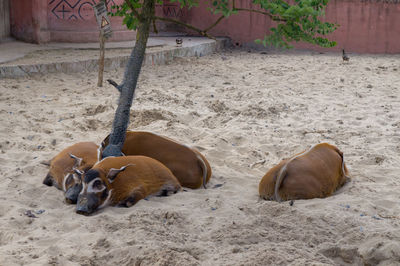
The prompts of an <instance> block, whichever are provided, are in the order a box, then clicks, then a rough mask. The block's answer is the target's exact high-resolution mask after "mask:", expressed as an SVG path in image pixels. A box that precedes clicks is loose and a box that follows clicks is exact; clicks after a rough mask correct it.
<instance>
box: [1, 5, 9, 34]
mask: <svg viewBox="0 0 400 266" xmlns="http://www.w3.org/2000/svg"><path fill="white" fill-rule="evenodd" d="M9 35H10V1H9V0H2V1H0V41H1V40H3V39H5V38H7V37H8V36H9Z"/></svg>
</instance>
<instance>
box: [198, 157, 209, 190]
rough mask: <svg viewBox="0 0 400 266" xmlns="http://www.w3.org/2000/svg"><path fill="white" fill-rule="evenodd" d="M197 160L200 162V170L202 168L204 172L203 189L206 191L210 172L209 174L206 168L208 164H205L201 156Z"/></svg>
mask: <svg viewBox="0 0 400 266" xmlns="http://www.w3.org/2000/svg"><path fill="white" fill-rule="evenodd" d="M197 159H199V161H198V162H199V165H200V168H201V170H202V172H203V187H204V188H205V189H207V187H206V183H207V174H208V172H207V166H206V163H205V162H204V160H203V158H201V156H200V155H197Z"/></svg>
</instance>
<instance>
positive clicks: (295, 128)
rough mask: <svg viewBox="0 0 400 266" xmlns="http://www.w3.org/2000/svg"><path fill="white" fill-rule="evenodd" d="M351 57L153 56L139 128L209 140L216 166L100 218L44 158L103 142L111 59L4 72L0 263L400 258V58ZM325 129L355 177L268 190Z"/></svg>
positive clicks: (112, 98)
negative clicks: (68, 190)
mask: <svg viewBox="0 0 400 266" xmlns="http://www.w3.org/2000/svg"><path fill="white" fill-rule="evenodd" d="M350 56H351V59H350V62H349V63H342V59H341V56H340V55H339V54H331V55H327V54H319V53H311V52H307V53H306V52H303V53H288V54H278V53H271V54H260V53H258V52H257V53H255V52H254V53H247V52H238V51H235V52H228V51H227V52H224V53H222V54H215V55H212V56H208V57H202V58H185V59H179V60H175V61H173V62H172V63H171V64H169V65H164V66H153V67H145V68H144V69H143V71H142V74H141V78H140V81H139V87H138V89H137V92H136V99H135V101H134V104H133V107H132V116H131V123H130V126H129V129H131V130H133V129H138V130H148V131H152V132H156V133H159V134H161V135H165V136H168V137H170V138H173V139H175V140H177V141H180V142H183V143H185V144H188V145H193V146H195V147H198V148H199V149H200V150H201V152H202V153H203V154H204V155H205V156H206V157H207V159H208V160H209V162H210V164H211V166H212V168H213V177H212V179H211V181H210V183H209V184H208V189H207V190H204V189H198V190H190V189H187V191H186V192H179V193H177V194H175V195H173V196H170V197H163V198H151V199H150V200H142V201H140V202H139V203H138V204H137V205H135V206H133V207H131V208H117V207H107V208H105V209H104V210H103V211H100V212H98V213H97V214H95V215H93V216H90V217H85V216H82V215H78V214H76V213H75V206H74V205H68V204H66V203H65V202H64V196H63V193H62V192H61V191H59V190H57V189H56V188H54V187H47V186H45V185H43V184H42V180H43V179H44V177H45V175H46V173H47V167H46V166H44V165H42V164H40V162H41V161H43V160H48V159H51V158H52V157H53V156H54V155H56V154H57V153H58V152H59V151H61V150H62V149H63V148H65V147H67V146H69V145H71V144H73V143H76V142H79V141H95V142H100V141H101V140H102V139H103V138H104V137H105V136H106V135H107V134H108V133H109V132H110V129H111V124H112V120H113V116H114V112H115V109H116V106H117V97H118V94H117V91H116V90H115V89H114V88H113V87H111V86H110V85H106V86H105V87H103V88H97V87H96V84H97V73H79V74H73V75H66V74H52V75H46V76H34V77H30V78H21V79H5V80H4V79H3V80H0V113H1V115H0V124H1V127H0V163H1V168H0V265H7V266H8V265H400V227H399V226H400V166H399V165H400V56H399V55H396V56H378V55H374V56H369V55H363V56H357V55H350ZM122 75H123V69H116V70H115V71H111V72H107V73H105V77H106V78H113V79H115V80H121V79H122ZM319 142H329V143H331V144H334V145H337V146H338V147H339V148H340V149H341V150H342V151H343V152H344V158H345V162H346V163H347V166H348V168H349V171H350V174H351V177H352V181H351V182H350V183H348V184H346V185H345V186H344V187H343V188H342V189H340V190H339V191H338V192H337V193H336V194H335V195H333V196H332V197H329V198H325V199H312V200H298V201H295V203H294V205H293V206H290V205H289V204H288V202H284V203H277V202H271V201H264V200H260V199H259V197H258V183H259V181H260V179H261V177H262V176H263V175H264V174H265V172H266V171H267V170H268V169H269V168H270V167H272V166H273V165H274V164H276V163H278V162H279V161H280V159H281V158H284V157H288V156H290V155H293V154H295V153H298V152H301V151H302V150H304V149H307V148H309V147H311V146H312V145H314V144H316V143H319ZM217 184H223V185H222V186H221V187H217V188H215V187H214V186H215V185H217ZM29 210H30V211H32V213H33V214H34V215H35V216H36V217H37V218H30V217H28V216H27V215H26V214H25V213H26V211H29ZM39 210H44V212H43V213H41V214H36V213H35V212H38V211H39Z"/></svg>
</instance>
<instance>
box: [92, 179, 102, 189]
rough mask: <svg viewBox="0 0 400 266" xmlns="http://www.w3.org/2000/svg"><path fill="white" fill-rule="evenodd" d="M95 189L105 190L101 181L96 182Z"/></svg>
mask: <svg viewBox="0 0 400 266" xmlns="http://www.w3.org/2000/svg"><path fill="white" fill-rule="evenodd" d="M93 188H94V189H98V190H101V189H102V188H103V183H102V182H101V181H100V180H96V181H94V183H93Z"/></svg>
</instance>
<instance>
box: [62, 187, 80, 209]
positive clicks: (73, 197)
mask: <svg viewBox="0 0 400 266" xmlns="http://www.w3.org/2000/svg"><path fill="white" fill-rule="evenodd" d="M81 189H82V185H81V184H75V185H73V186H72V187H70V188H69V189H68V190H67V192H65V201H66V202H67V203H69V204H76V202H77V201H78V196H79V193H80V192H81Z"/></svg>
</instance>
